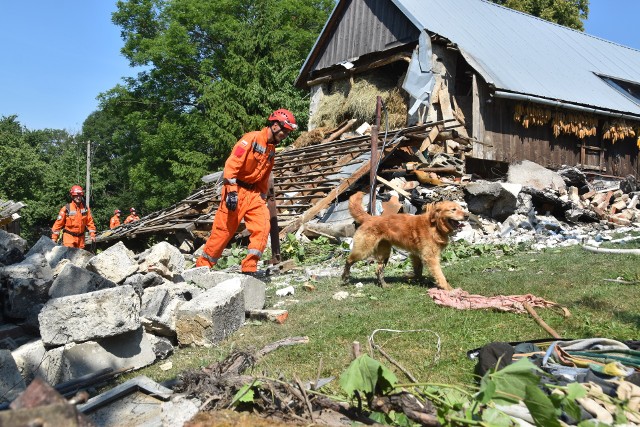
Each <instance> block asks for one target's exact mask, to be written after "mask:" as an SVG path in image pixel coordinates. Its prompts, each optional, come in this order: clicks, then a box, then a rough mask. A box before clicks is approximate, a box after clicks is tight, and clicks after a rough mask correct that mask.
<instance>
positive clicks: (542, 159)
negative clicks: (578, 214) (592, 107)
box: [482, 98, 640, 177]
mask: <svg viewBox="0 0 640 427" xmlns="http://www.w3.org/2000/svg"><path fill="white" fill-rule="evenodd" d="M514 107H515V102H514V101H510V100H504V99H497V98H493V99H492V100H491V102H489V103H485V105H483V110H484V111H483V114H482V116H483V120H484V142H486V143H491V144H492V145H493V146H492V147H486V148H485V149H484V153H483V158H484V159H487V160H496V161H500V162H508V163H513V162H517V161H521V160H530V161H532V162H536V163H538V164H540V165H542V166H545V167H548V168H559V167H561V166H562V165H568V166H580V167H582V168H583V169H584V170H585V171H594V172H599V173H603V174H606V175H615V176H621V177H624V176H627V175H636V176H640V173H639V172H640V169H639V168H638V152H639V150H638V147H637V145H636V139H635V138H627V139H624V140H622V141H617V142H616V143H615V144H612V143H611V142H610V141H609V140H603V139H602V126H603V124H604V122H605V121H606V118H602V119H601V120H599V124H598V133H597V135H596V136H592V137H587V138H584V139H582V140H581V139H580V138H578V137H577V136H574V135H562V134H561V135H559V136H558V137H557V138H556V137H555V136H554V135H553V131H552V127H551V125H550V124H547V125H543V126H534V125H532V126H529V128H524V127H523V126H522V124H520V123H518V122H516V121H514V119H513V115H514ZM583 145H584V146H585V149H584V150H583V148H582V146H583ZM589 147H591V148H589ZM602 151H603V152H602ZM583 152H584V153H583ZM583 162H584V164H583Z"/></svg>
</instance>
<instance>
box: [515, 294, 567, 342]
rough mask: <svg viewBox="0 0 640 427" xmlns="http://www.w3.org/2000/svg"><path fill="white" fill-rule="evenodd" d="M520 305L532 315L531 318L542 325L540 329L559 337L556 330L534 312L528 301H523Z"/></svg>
mask: <svg viewBox="0 0 640 427" xmlns="http://www.w3.org/2000/svg"><path fill="white" fill-rule="evenodd" d="M522 305H523V306H524V308H525V310H527V312H528V313H529V314H530V315H531V317H533V320H535V321H536V322H537V323H538V324H539V325H540V326H542V329H544V330H545V331H547V332H549V334H551V336H552V337H554V338H560V335H559V334H558V333H557V332H556V331H554V330H553V328H552V327H551V326H549V325H547V323H546V322H545V321H544V320H542V318H541V317H540V316H538V313H536V311H535V309H534V308H533V307H532V306H531V304H529V303H528V302H524V303H523V304H522Z"/></svg>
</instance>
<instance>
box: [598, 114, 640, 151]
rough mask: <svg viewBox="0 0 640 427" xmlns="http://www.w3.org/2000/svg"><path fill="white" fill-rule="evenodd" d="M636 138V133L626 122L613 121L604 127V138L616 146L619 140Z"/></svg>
mask: <svg viewBox="0 0 640 427" xmlns="http://www.w3.org/2000/svg"><path fill="white" fill-rule="evenodd" d="M635 136H636V131H635V130H634V129H633V127H632V126H630V125H627V123H626V122H625V121H624V120H613V121H611V122H606V123H605V124H604V126H603V127H602V138H603V139H610V140H611V143H612V144H615V143H616V141H618V140H623V139H625V138H633V137H635ZM638 144H640V142H638ZM639 146H640V145H639Z"/></svg>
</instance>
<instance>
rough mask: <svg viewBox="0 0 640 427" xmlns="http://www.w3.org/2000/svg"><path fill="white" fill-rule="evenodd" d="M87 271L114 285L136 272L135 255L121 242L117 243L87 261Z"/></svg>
mask: <svg viewBox="0 0 640 427" xmlns="http://www.w3.org/2000/svg"><path fill="white" fill-rule="evenodd" d="M87 269H88V270H90V271H93V272H94V273H97V274H99V275H101V276H103V277H105V278H106V279H109V280H111V281H112V282H114V283H120V282H122V281H123V280H124V279H126V278H127V277H129V276H131V275H132V274H134V273H135V272H137V271H138V263H137V262H136V260H135V255H134V253H133V252H131V251H130V250H129V249H127V247H126V246H125V245H124V243H122V242H118V243H116V244H115V245H113V246H111V247H110V248H109V249H107V250H106V251H104V252H101V253H99V254H98V255H96V256H95V257H93V258H92V259H91V261H89V264H88V265H87Z"/></svg>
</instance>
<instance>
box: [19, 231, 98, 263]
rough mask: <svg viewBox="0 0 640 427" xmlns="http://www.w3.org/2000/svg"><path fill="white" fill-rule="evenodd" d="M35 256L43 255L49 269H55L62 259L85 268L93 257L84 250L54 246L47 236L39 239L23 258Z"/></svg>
mask: <svg viewBox="0 0 640 427" xmlns="http://www.w3.org/2000/svg"><path fill="white" fill-rule="evenodd" d="M35 254H42V255H44V257H45V258H46V259H47V262H49V266H50V267H51V268H55V267H56V266H57V265H58V263H60V261H62V260H63V259H68V260H69V261H71V262H72V263H73V265H75V266H77V267H80V268H85V267H86V266H87V263H88V262H89V260H90V259H91V258H92V257H93V254H92V253H91V252H88V251H85V250H84V249H80V248H69V247H67V246H62V245H56V244H55V243H54V242H53V240H51V238H49V237H47V236H42V237H40V240H38V241H37V242H36V244H35V245H33V246H32V247H31V249H29V252H27V254H26V256H25V257H26V258H29V257H31V256H32V255H35Z"/></svg>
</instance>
